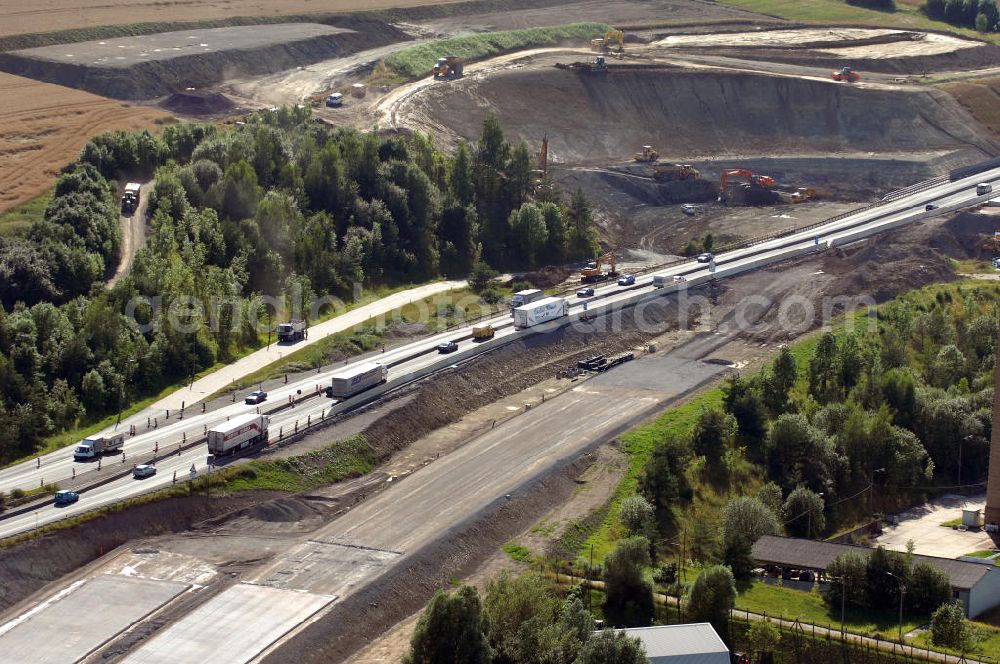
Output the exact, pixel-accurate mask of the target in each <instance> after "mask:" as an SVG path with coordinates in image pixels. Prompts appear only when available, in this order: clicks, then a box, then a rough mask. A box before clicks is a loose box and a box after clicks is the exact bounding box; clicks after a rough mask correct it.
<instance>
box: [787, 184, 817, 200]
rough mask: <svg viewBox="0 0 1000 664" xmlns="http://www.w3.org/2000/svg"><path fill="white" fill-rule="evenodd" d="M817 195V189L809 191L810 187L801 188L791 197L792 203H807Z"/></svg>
mask: <svg viewBox="0 0 1000 664" xmlns="http://www.w3.org/2000/svg"><path fill="white" fill-rule="evenodd" d="M815 195H816V190H815V189H809V188H808V187H799V188H798V189H796V190H795V191H794V192H792V195H791V196H790V197H789V198H790V199H791V201H792V203H805V202H806V201H808V200H809V199H810V198H812V197H813V196H815Z"/></svg>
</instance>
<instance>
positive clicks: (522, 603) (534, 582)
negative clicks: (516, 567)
mask: <svg viewBox="0 0 1000 664" xmlns="http://www.w3.org/2000/svg"><path fill="white" fill-rule="evenodd" d="M560 605H561V602H560V601H559V599H558V598H557V597H556V596H555V595H554V594H553V593H552V591H551V589H550V587H549V585H548V584H547V583H545V582H544V581H543V580H542V579H541V578H539V577H537V576H534V575H524V576H519V577H515V576H511V575H510V574H508V573H507V572H503V573H501V574H500V575H499V576H498V577H496V578H495V579H493V580H492V581H490V583H489V585H488V587H487V589H486V596H485V597H484V599H483V613H484V616H485V618H486V624H487V625H488V629H487V638H488V641H489V647H490V651H491V652H492V655H493V658H492V663H493V664H532V663H533V662H538V661H540V660H539V659H538V658H539V654H540V653H539V651H540V649H541V645H540V644H541V643H542V641H543V640H545V639H544V637H543V635H542V632H543V631H544V630H545V628H546V627H549V626H551V625H553V624H554V623H555V622H556V620H557V617H558V616H559V613H560V610H561V606H560Z"/></svg>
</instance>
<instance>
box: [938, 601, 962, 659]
mask: <svg viewBox="0 0 1000 664" xmlns="http://www.w3.org/2000/svg"><path fill="white" fill-rule="evenodd" d="M968 636H969V626H968V623H967V622H966V621H965V611H963V610H962V605H961V604H958V603H957V602H954V603H951V604H943V605H942V606H940V607H938V609H937V611H935V612H934V616H933V617H932V618H931V642H932V643H933V644H934V645H936V646H946V647H948V648H962V647H963V646H964V645H965V642H966V641H967V640H968Z"/></svg>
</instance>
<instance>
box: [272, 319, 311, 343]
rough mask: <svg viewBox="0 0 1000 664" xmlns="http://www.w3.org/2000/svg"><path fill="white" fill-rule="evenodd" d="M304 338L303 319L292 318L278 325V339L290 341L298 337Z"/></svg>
mask: <svg viewBox="0 0 1000 664" xmlns="http://www.w3.org/2000/svg"><path fill="white" fill-rule="evenodd" d="M305 338H306V322H305V321H304V320H295V319H292V320H290V321H288V322H287V323H281V324H280V325H278V341H279V342H282V341H283V342H285V343H292V342H293V341H298V340H299V339H305Z"/></svg>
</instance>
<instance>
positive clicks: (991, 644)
mask: <svg viewBox="0 0 1000 664" xmlns="http://www.w3.org/2000/svg"><path fill="white" fill-rule="evenodd" d="M909 643H912V644H913V645H915V646H920V647H921V648H929V649H931V650H939V651H941V652H948V653H952V654H955V655H971V656H973V657H975V656H986V657H992V658H994V660H991V661H995V658H996V656H997V653H1000V629H997V628H996V627H993V626H992V625H987V624H985V623H981V622H977V621H970V623H969V642H968V643H967V644H966V647H965V649H964V650H955V649H954V648H946V647H944V646H939V645H934V644H933V643H932V642H931V634H930V632H929V631H927V632H922V633H920V634H918V635H917V636H916V637H914V638H913V639H910V641H909Z"/></svg>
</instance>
